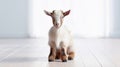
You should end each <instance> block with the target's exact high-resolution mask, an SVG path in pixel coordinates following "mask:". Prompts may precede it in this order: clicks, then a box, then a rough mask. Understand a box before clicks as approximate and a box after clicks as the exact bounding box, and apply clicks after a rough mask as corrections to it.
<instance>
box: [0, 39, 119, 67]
mask: <svg viewBox="0 0 120 67" xmlns="http://www.w3.org/2000/svg"><path fill="white" fill-rule="evenodd" d="M74 43H75V45H74V46H75V49H76V50H75V51H76V56H75V59H74V61H68V62H65V63H62V62H48V61H47V56H48V54H49V46H48V44H47V39H45V38H41V39H0V67H120V39H77V38H76V39H75V40H74Z"/></svg>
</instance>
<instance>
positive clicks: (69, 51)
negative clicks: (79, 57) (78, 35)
mask: <svg viewBox="0 0 120 67" xmlns="http://www.w3.org/2000/svg"><path fill="white" fill-rule="evenodd" d="M67 54H68V60H73V59H74V56H75V52H74V51H73V48H72V47H69V48H68V49H67Z"/></svg>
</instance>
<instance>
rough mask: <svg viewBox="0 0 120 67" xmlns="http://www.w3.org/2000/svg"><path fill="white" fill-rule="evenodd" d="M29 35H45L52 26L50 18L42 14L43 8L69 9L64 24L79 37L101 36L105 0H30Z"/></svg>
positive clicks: (103, 23)
mask: <svg viewBox="0 0 120 67" xmlns="http://www.w3.org/2000/svg"><path fill="white" fill-rule="evenodd" d="M31 4H32V8H31V13H30V15H31V19H30V20H31V24H30V30H31V33H30V34H31V36H32V37H41V36H42V37H47V36H48V35H47V34H48V31H49V29H50V27H51V26H52V21H51V18H50V17H49V16H47V15H45V14H44V11H43V10H44V9H45V10H48V11H52V10H54V9H61V10H64V11H66V10H69V9H71V13H70V15H69V16H67V17H65V18H64V24H65V25H67V26H68V27H69V28H70V30H71V31H72V32H73V34H74V36H79V37H103V36H104V35H105V19H104V18H105V16H104V15H105V1H104V0H76V1H74V0H52V1H51V0H32V1H31Z"/></svg>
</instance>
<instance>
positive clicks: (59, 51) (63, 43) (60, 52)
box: [44, 10, 74, 62]
mask: <svg viewBox="0 0 120 67" xmlns="http://www.w3.org/2000/svg"><path fill="white" fill-rule="evenodd" d="M44 12H45V13H46V14H47V15H48V16H51V17H52V21H53V26H52V27H51V29H50V30H49V42H48V43H49V45H50V54H49V57H48V58H49V59H48V60H49V62H51V61H54V60H55V59H61V60H62V62H67V59H68V60H72V59H73V58H74V51H73V39H72V36H71V33H70V31H69V30H68V29H67V28H66V27H65V26H63V25H62V24H63V18H64V17H65V16H67V15H69V13H70V10H68V11H66V12H63V11H62V10H53V11H52V12H48V11H46V10H44Z"/></svg>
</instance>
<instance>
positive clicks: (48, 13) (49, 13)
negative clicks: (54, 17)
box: [44, 10, 52, 16]
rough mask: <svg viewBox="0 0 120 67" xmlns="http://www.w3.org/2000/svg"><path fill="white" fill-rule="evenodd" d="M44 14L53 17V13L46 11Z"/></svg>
mask: <svg viewBox="0 0 120 67" xmlns="http://www.w3.org/2000/svg"><path fill="white" fill-rule="evenodd" d="M44 12H45V14H46V15H49V16H51V14H52V13H51V12H49V11H46V10H44Z"/></svg>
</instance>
